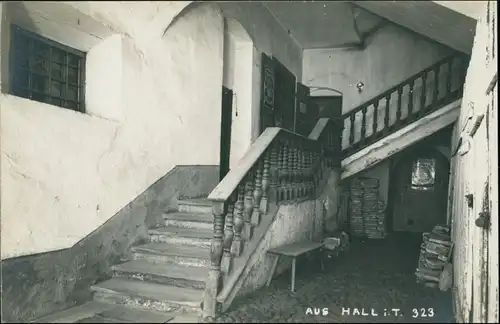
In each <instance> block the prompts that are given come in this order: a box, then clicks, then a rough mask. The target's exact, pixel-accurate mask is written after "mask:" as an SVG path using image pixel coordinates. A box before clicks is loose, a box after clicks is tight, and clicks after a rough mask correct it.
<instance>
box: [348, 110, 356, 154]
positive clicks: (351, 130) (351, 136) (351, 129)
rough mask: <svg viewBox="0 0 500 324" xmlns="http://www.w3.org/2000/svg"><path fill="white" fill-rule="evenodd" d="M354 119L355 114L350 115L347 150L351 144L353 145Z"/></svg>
mask: <svg viewBox="0 0 500 324" xmlns="http://www.w3.org/2000/svg"><path fill="white" fill-rule="evenodd" d="M355 119H356V115H355V114H351V115H350V116H349V120H350V122H351V128H350V129H349V143H348V145H347V148H349V147H350V146H351V145H352V144H354V121H355Z"/></svg>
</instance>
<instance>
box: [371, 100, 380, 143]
mask: <svg viewBox="0 0 500 324" xmlns="http://www.w3.org/2000/svg"><path fill="white" fill-rule="evenodd" d="M378 104H379V100H377V101H375V102H374V103H373V126H372V129H373V131H372V137H373V138H377V128H378Z"/></svg>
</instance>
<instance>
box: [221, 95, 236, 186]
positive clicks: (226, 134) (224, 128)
mask: <svg viewBox="0 0 500 324" xmlns="http://www.w3.org/2000/svg"><path fill="white" fill-rule="evenodd" d="M221 111H222V115H221V123H220V124H221V128H220V159H219V161H220V162H219V178H220V180H222V179H223V178H224V177H225V176H226V174H227V173H228V172H229V156H230V152H231V122H232V117H233V90H231V89H228V88H226V87H224V86H223V87H222V109H221Z"/></svg>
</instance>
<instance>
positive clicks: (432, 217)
mask: <svg viewBox="0 0 500 324" xmlns="http://www.w3.org/2000/svg"><path fill="white" fill-rule="evenodd" d="M449 170H450V166H449V161H448V158H447V157H446V156H445V155H444V154H443V153H441V152H440V151H439V150H438V149H436V148H429V147H419V148H415V149H412V150H410V151H408V152H404V155H402V156H401V157H400V158H399V159H397V160H396V161H394V163H393V166H392V168H391V171H390V193H389V201H390V203H389V205H390V208H389V210H388V215H387V216H388V225H389V229H390V230H391V231H394V232H427V231H431V230H432V228H433V227H434V226H435V225H437V224H446V209H447V195H448V182H449Z"/></svg>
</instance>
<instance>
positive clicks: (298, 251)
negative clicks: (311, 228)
mask: <svg viewBox="0 0 500 324" xmlns="http://www.w3.org/2000/svg"><path fill="white" fill-rule="evenodd" d="M322 246H323V243H316V242H299V243H293V244H287V245H282V246H279V247H276V248H272V249H269V250H268V251H267V253H270V254H278V255H284V256H289V257H297V256H300V255H302V254H305V253H308V252H311V251H314V250H317V249H319V248H321V247H322Z"/></svg>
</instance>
